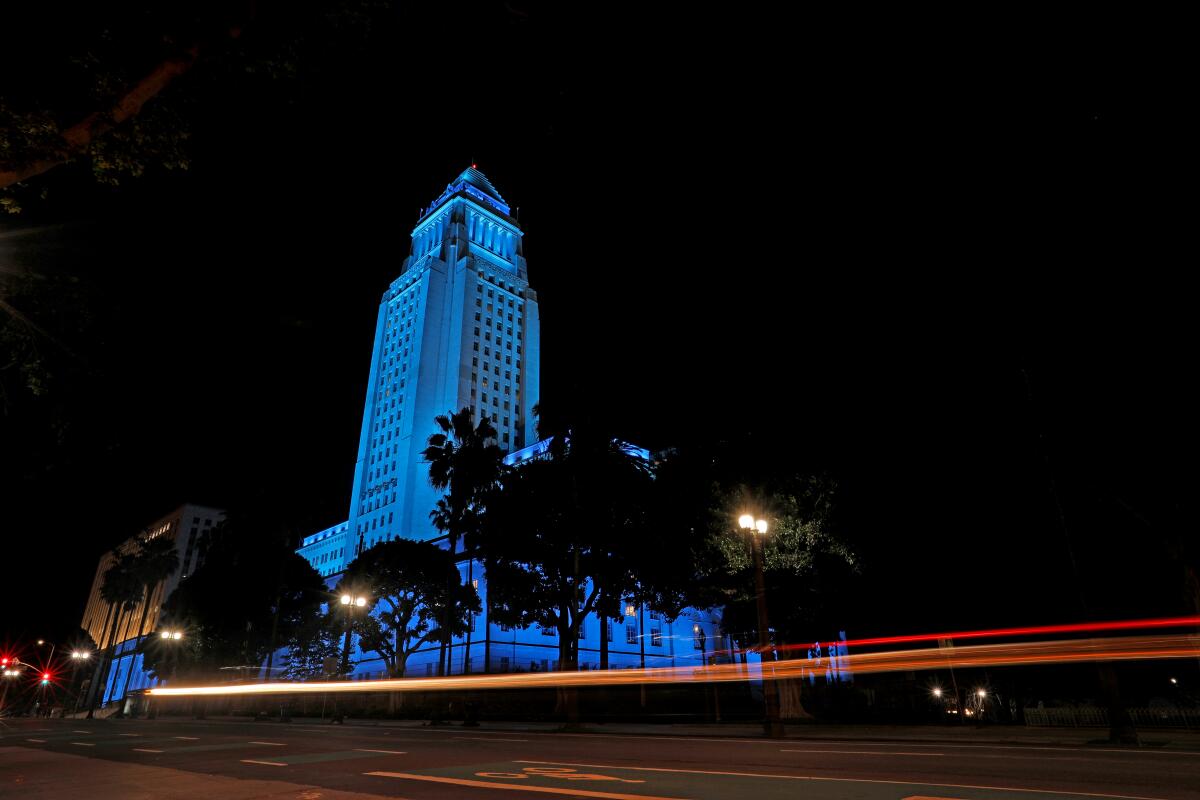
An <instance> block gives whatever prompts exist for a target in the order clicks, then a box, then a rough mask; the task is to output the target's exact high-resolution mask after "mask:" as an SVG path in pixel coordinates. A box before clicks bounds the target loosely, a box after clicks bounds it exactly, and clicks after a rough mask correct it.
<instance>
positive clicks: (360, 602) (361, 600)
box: [354, 597, 367, 608]
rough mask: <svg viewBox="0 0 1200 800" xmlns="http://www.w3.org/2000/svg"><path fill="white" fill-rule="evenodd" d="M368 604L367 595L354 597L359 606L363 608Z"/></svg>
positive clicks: (355, 603)
mask: <svg viewBox="0 0 1200 800" xmlns="http://www.w3.org/2000/svg"><path fill="white" fill-rule="evenodd" d="M366 604H367V598H365V597H356V598H354V605H356V606H358V607H359V608H362V607H363V606H365V605H366Z"/></svg>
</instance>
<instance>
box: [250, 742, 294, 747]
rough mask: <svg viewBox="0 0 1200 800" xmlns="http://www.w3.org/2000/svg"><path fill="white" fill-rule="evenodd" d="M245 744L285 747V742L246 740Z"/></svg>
mask: <svg viewBox="0 0 1200 800" xmlns="http://www.w3.org/2000/svg"><path fill="white" fill-rule="evenodd" d="M247 744H269V745H270V746H271V747H287V742H247Z"/></svg>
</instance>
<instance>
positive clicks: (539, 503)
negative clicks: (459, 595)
mask: <svg viewBox="0 0 1200 800" xmlns="http://www.w3.org/2000/svg"><path fill="white" fill-rule="evenodd" d="M649 487H650V475H649V471H648V469H647V465H646V464H645V463H644V461H643V460H642V459H641V458H640V457H639V456H638V455H637V454H636V453H635V452H634V451H633V449H632V448H630V447H629V446H628V445H626V444H624V443H623V442H621V441H620V440H619V439H616V438H615V437H612V436H611V435H609V434H607V433H606V432H604V430H603V428H601V427H599V426H596V427H592V426H589V425H586V424H576V425H573V426H568V427H566V428H565V429H564V430H563V432H561V433H558V434H557V435H555V436H554V438H553V439H552V440H551V442H550V445H549V449H548V451H547V453H546V454H545V456H543V457H540V458H538V459H535V460H532V461H529V462H526V463H525V464H523V465H521V466H520V467H518V468H517V469H515V470H513V471H512V472H511V473H510V474H508V475H506V476H505V478H504V480H503V482H502V484H501V485H500V487H499V488H498V490H496V491H495V492H493V493H492V495H491V496H490V497H489V499H488V501H487V513H486V514H485V515H484V520H483V524H482V527H481V534H480V544H481V546H482V548H483V551H484V552H485V553H487V554H488V559H489V561H488V567H487V576H488V590H489V592H490V593H492V595H493V600H492V605H493V609H494V612H493V613H494V616H495V620H496V621H497V622H500V623H502V624H508V625H514V626H521V627H527V626H530V625H539V626H541V627H543V628H552V629H554V630H555V631H556V632H557V634H558V646H559V664H560V668H561V669H564V670H570V669H575V668H577V666H578V648H579V631H580V626H581V625H582V624H583V620H584V619H585V618H586V617H587V616H588V615H589V614H591V613H594V612H596V611H597V610H603V611H605V613H607V614H608V615H609V616H613V615H614V609H615V604H616V603H617V602H619V600H620V598H621V597H622V596H623V595H624V594H625V593H626V592H628V591H630V590H631V589H632V588H633V587H634V584H635V576H636V571H637V570H636V562H637V550H638V546H639V542H640V541H641V540H642V536H643V534H644V532H645V528H644V514H643V511H644V508H645V501H646V500H647V498H648V491H649Z"/></svg>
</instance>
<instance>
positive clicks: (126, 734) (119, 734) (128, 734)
mask: <svg viewBox="0 0 1200 800" xmlns="http://www.w3.org/2000/svg"><path fill="white" fill-rule="evenodd" d="M117 736H141V734H140V733H118V734H117Z"/></svg>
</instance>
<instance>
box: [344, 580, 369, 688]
mask: <svg viewBox="0 0 1200 800" xmlns="http://www.w3.org/2000/svg"><path fill="white" fill-rule="evenodd" d="M366 604H367V598H365V597H352V596H350V595H348V594H344V595H342V605H344V606H345V607H346V638H345V640H344V641H343V643H342V674H343V675H345V674H346V673H347V672H349V671H350V627H351V625H350V618H351V614H353V612H354V609H355V608H356V607H357V608H362V607H363V606H365V605H366Z"/></svg>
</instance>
